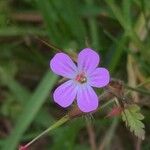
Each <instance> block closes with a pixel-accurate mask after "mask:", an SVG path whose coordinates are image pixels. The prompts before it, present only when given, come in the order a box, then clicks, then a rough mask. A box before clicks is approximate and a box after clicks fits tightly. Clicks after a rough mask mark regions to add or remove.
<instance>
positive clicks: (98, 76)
mask: <svg viewBox="0 0 150 150" xmlns="http://www.w3.org/2000/svg"><path fill="white" fill-rule="evenodd" d="M99 61H100V57H99V55H98V54H97V53H96V52H95V51H94V50H92V49H90V48H85V49H83V50H82V51H81V52H80V53H79V55H78V58H77V66H76V65H75V64H74V62H73V61H72V60H71V58H70V57H69V56H68V55H67V54H65V53H57V54H56V55H55V56H54V57H53V58H52V60H51V61H50V68H51V69H52V71H53V72H54V73H56V74H57V75H60V76H63V77H65V78H67V79H69V80H68V81H66V82H65V83H63V84H62V85H60V86H59V87H58V88H57V89H56V90H55V91H54V94H53V98H54V101H55V102H56V103H57V104H59V105H60V106H62V107H64V108H65V107H68V106H70V105H71V104H72V103H73V101H74V99H77V105H78V107H79V109H80V110H81V111H83V112H90V111H94V110H96V109H97V107H98V96H97V94H96V93H95V92H94V90H93V88H92V87H97V88H101V87H104V86H106V85H107V84H108V83H109V80H110V75H109V71H108V70H107V69H105V68H102V67H100V68H99V67H97V66H98V64H99Z"/></svg>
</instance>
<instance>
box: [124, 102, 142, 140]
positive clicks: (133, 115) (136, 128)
mask: <svg viewBox="0 0 150 150" xmlns="http://www.w3.org/2000/svg"><path fill="white" fill-rule="evenodd" d="M143 119H144V116H143V115H142V114H141V112H140V107H139V106H138V105H136V104H133V105H130V106H128V107H127V108H125V109H124V111H123V112H122V120H123V121H124V122H125V123H126V126H127V127H129V129H130V131H131V132H133V133H134V134H135V135H136V136H137V137H138V138H140V139H142V140H144V138H145V130H144V128H145V126H144V124H143V122H142V120H143Z"/></svg>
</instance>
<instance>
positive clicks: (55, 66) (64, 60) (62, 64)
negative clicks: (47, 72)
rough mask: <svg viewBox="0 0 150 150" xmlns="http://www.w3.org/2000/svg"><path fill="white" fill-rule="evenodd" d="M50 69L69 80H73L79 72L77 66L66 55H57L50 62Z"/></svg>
mask: <svg viewBox="0 0 150 150" xmlns="http://www.w3.org/2000/svg"><path fill="white" fill-rule="evenodd" d="M50 68H51V69H52V71H53V72H54V73H56V74H57V75H61V76H63V77H67V78H73V77H74V76H75V74H76V71H77V67H76V65H75V64H74V63H73V61H72V60H71V58H70V57H69V56H68V55H67V54H65V53H57V54H56V55H55V56H54V57H53V58H52V60H51V61H50Z"/></svg>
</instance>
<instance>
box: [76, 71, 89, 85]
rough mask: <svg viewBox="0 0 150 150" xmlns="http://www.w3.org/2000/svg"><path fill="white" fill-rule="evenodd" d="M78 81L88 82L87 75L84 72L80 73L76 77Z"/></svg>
mask: <svg viewBox="0 0 150 150" xmlns="http://www.w3.org/2000/svg"><path fill="white" fill-rule="evenodd" d="M75 80H76V81H78V82H79V83H85V82H87V78H86V76H85V74H84V73H81V74H78V75H77V76H76V78H75Z"/></svg>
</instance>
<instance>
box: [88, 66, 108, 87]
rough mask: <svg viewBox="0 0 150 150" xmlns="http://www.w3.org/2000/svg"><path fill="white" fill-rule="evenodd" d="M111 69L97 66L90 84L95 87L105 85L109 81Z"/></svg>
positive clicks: (90, 77) (91, 75)
mask: <svg viewBox="0 0 150 150" xmlns="http://www.w3.org/2000/svg"><path fill="white" fill-rule="evenodd" d="M109 80H110V75H109V71H108V70H107V69H105V68H96V69H95V70H94V71H93V72H92V73H91V74H90V76H89V80H88V81H89V84H90V85H91V86H93V87H99V88H100V87H104V86H106V85H107V84H108V83H109Z"/></svg>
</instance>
